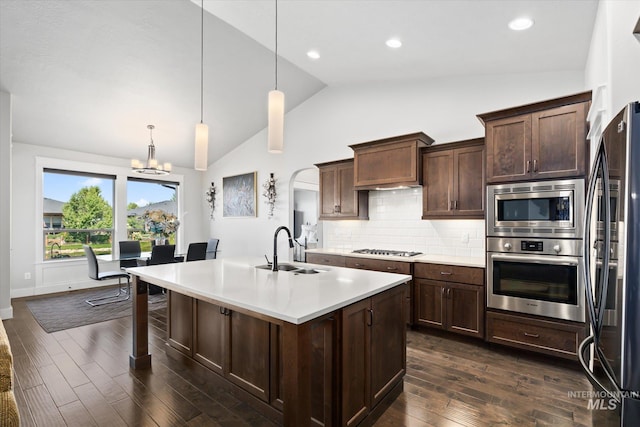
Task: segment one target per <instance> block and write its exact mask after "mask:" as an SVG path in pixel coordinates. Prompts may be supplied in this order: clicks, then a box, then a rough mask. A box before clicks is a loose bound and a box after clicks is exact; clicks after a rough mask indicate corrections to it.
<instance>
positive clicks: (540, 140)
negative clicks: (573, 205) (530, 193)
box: [478, 91, 591, 183]
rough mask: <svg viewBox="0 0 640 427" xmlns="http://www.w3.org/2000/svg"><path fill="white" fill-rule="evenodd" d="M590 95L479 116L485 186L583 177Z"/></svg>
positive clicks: (558, 99)
mask: <svg viewBox="0 0 640 427" xmlns="http://www.w3.org/2000/svg"><path fill="white" fill-rule="evenodd" d="M590 102H591V91H589V92H584V93H580V94H576V95H571V96H567V97H563V98H557V99H553V100H549V101H544V102H538V103H535V104H529V105H524V106H520V107H515V108H510V109H507V110H501V111H495V112H492V113H486V114H480V115H478V118H479V119H480V120H481V121H482V122H483V123H484V125H485V141H486V161H487V165H486V168H487V182H488V183H496V182H510V181H529V180H534V179H546V178H564V177H582V176H584V175H585V173H586V168H587V164H588V141H587V139H586V136H587V132H588V128H587V121H586V117H587V112H588V110H589V105H590Z"/></svg>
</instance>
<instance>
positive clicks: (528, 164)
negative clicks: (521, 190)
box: [527, 160, 531, 173]
mask: <svg viewBox="0 0 640 427" xmlns="http://www.w3.org/2000/svg"><path fill="white" fill-rule="evenodd" d="M529 172H531V160H527V173H529Z"/></svg>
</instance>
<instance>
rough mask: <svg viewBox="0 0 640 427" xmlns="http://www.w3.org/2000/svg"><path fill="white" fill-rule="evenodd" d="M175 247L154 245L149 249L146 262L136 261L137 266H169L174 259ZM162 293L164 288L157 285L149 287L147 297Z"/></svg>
mask: <svg viewBox="0 0 640 427" xmlns="http://www.w3.org/2000/svg"><path fill="white" fill-rule="evenodd" d="M175 252H176V245H155V246H153V247H152V248H151V257H149V259H146V260H138V265H139V266H145V265H160V264H171V263H173V262H176V259H175ZM161 292H164V288H162V287H160V286H157V285H151V284H150V285H149V295H155V294H159V293H161Z"/></svg>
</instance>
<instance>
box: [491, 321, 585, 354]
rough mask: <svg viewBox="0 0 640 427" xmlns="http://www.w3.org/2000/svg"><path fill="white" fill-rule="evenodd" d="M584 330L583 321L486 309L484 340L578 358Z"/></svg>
mask: <svg viewBox="0 0 640 427" xmlns="http://www.w3.org/2000/svg"><path fill="white" fill-rule="evenodd" d="M586 333H587V327H586V325H585V324H584V323H577V322H568V321H564V320H555V319H554V320H552V319H541V318H538V317H534V316H529V315H521V314H507V313H504V312H498V311H488V312H487V341H489V342H494V343H498V344H503V345H508V346H510V347H516V348H521V349H524V350H532V351H535V352H538V353H544V354H549V355H552V356H560V357H564V358H567V359H574V360H575V359H577V357H578V347H579V346H580V343H581V342H582V341H583V340H584V339H585V338H586Z"/></svg>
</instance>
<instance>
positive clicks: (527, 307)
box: [487, 179, 585, 322]
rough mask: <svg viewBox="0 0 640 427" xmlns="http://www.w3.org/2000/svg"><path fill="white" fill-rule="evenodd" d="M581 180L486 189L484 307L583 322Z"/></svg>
mask: <svg viewBox="0 0 640 427" xmlns="http://www.w3.org/2000/svg"><path fill="white" fill-rule="evenodd" d="M583 215H584V180H583V179H567V180H557V181H536V182H521V183H510V184H500V185H489V186H488V187H487V285H488V286H487V307H489V308H495V309H501V310H507V311H514V312H518V313H528V314H535V315H540V316H546V317H553V318H558V319H564V320H571V321H577V322H584V321H585V295H584V280H583V277H582V274H581V271H582V267H583V255H582V249H583V247H582V245H583V240H582V237H583V232H582V219H583Z"/></svg>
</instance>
